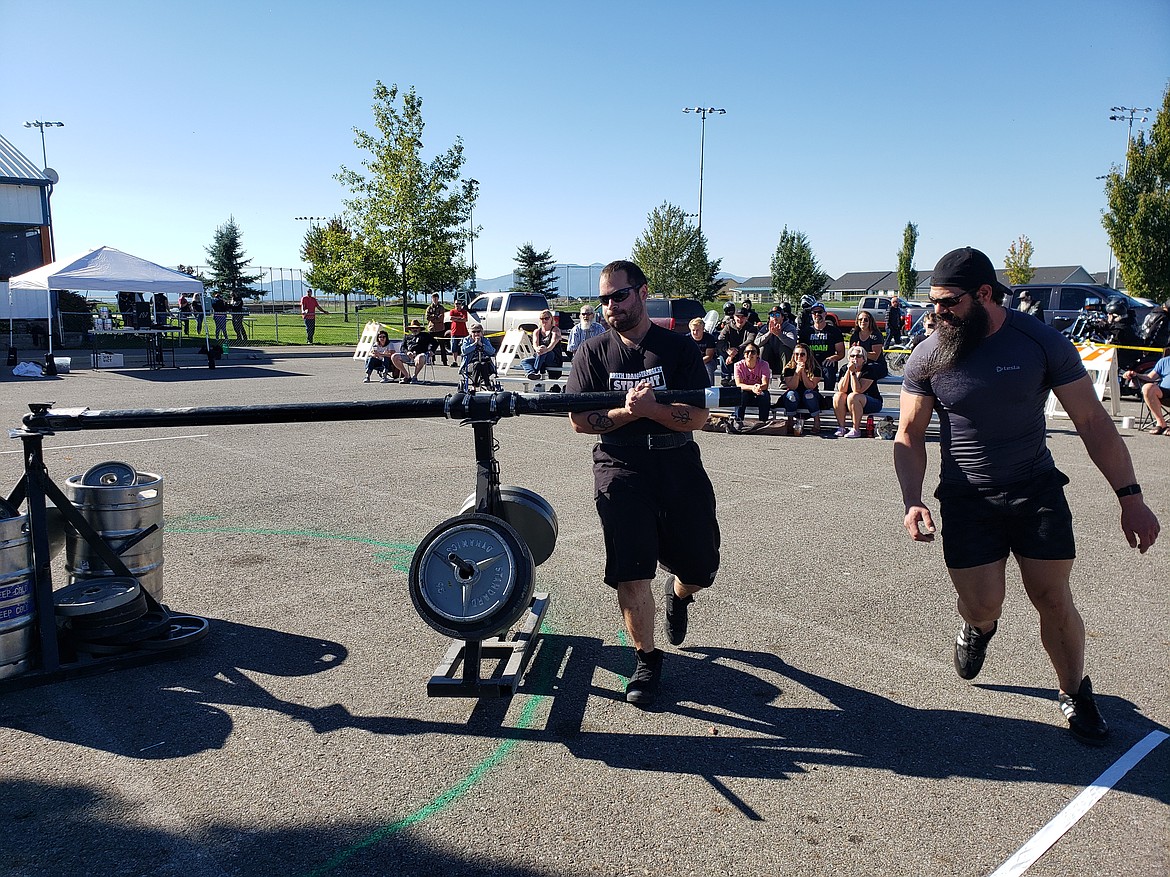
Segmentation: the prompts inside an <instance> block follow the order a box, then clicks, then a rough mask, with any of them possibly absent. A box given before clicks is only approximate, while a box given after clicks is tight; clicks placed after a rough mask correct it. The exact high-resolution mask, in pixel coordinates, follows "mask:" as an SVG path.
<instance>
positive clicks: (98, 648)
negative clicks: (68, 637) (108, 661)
mask: <svg viewBox="0 0 1170 877" xmlns="http://www.w3.org/2000/svg"><path fill="white" fill-rule="evenodd" d="M73 648H74V651H76V652H77V654H79V655H89V656H90V657H91V658H105V657H108V656H109V655H120V654H122V653H123V652H128V651H130V646H112V645H108V644H106V643H80V642H79V643H76V644H75V645H74V647H73Z"/></svg>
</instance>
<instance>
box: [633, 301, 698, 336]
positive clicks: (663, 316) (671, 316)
mask: <svg viewBox="0 0 1170 877" xmlns="http://www.w3.org/2000/svg"><path fill="white" fill-rule="evenodd" d="M646 313H647V314H649V315H650V321H651V322H652V323H654V325H656V326H661V327H662V328H663V329H669V330H670V331H671V332H680V333H682V334H686V333H687V332H689V331H691V330H690V327H689V326H688V325H687V324H688V323H689V322H690V321H691V320H693V319H694V318H695V317H698V318H699V319H700V320H701V319H703V317H704V316H706V314H707V311H706V310H705V309H704V308H703V303H702V302H701V301H696V300H695V299H693V298H648V299H646Z"/></svg>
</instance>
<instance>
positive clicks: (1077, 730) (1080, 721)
mask: <svg viewBox="0 0 1170 877" xmlns="http://www.w3.org/2000/svg"><path fill="white" fill-rule="evenodd" d="M1059 701H1060V711H1061V712H1062V713H1064V717H1065V718H1066V719H1068V729H1069V730H1070V731H1072V732H1073V734H1074V735H1075V736H1076V738H1077V739H1078V740H1084V741H1085V742H1086V743H1091V744H1094V745H1099V744H1101V743H1104V742H1105V740H1106V739H1107V738H1108V737H1109V726H1108V725H1106V724H1105V720H1104V719H1103V718H1101V713H1100V712H1099V711H1098V710H1097V702H1096V701H1095V700H1093V683H1092V682H1091V681H1090V680H1089V677H1088V676H1086V677H1085V678H1084V679H1082V680H1081V688H1080V691H1078V692H1077V693H1076V694H1065V693H1064V692H1063V691H1062V692H1061V693H1060V698H1059Z"/></svg>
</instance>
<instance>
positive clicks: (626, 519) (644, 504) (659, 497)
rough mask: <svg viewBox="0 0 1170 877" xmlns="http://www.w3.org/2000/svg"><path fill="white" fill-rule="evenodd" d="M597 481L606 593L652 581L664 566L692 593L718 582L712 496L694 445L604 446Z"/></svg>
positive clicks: (597, 453)
mask: <svg viewBox="0 0 1170 877" xmlns="http://www.w3.org/2000/svg"><path fill="white" fill-rule="evenodd" d="M593 478H594V486H595V494H594V499H595V502H596V504H597V514H598V516H599V517H600V518H601V530H602V533H603V535H604V537H605V579H604V580H605V583H606V584H607V585H609V586H610V587H613V588H616V587H617V586H618V585H619V584H620V583H622V582H633V581H638V580H640V579H652V578H654V576H655V574H656V572H657V568H658V566H659V564H661V565H662V567H663V568H664V569H666V570H667V571H668V572H671V573H674V574H675V575H676V576H678V578H679V580H680V581H681V582H683V583H684V584H686V585H690V586H692V587H699V588H705V587H707V586H708V585H710V584H711V582H713V581H714V580H715V573H716V572H718V570H719V523H718V521H717V520H716V518H715V491H714V489H713V488H712V487H711V479H710V478H708V477H707V472H706V470H705V469H704V468H703V462H702V459H701V457H700V455H699V446H698V445H697V444H696V443H695V442H688V443H687V444H685V445H683V446H682V447H679V448H669V449H662V450H658V449H655V450H650V449H648V448H634V447H613V446H609V445H600V444H599V445H597V446H595V447H594V449H593Z"/></svg>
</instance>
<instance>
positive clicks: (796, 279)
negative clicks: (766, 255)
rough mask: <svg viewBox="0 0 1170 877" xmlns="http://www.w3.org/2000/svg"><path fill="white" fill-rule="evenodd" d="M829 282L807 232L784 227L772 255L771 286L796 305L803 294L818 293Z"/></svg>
mask: <svg viewBox="0 0 1170 877" xmlns="http://www.w3.org/2000/svg"><path fill="white" fill-rule="evenodd" d="M827 282H828V275H827V274H825V272H824V271H822V270H821V265H820V263H819V262H818V261H817V257H816V256H815V255H813V251H812V245H811V244H809V242H808V235H806V234H805V233H804V232H802V231H789V230H788V226H784V230H783V231H781V232H780V242H779V243H778V244H777V245H776V252H775V253H773V255H772V289H774V290H775V291H776V293H777V294H778V295H779V296H780V297H781V298H783V299H785V300H786V301H788V302H791V303H793V304H795V303H796V302H797V301H799V300H800V297H801V296H802V295H819V294H820V291H821V290H822V289H824V288H825V284H826V283H827Z"/></svg>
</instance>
